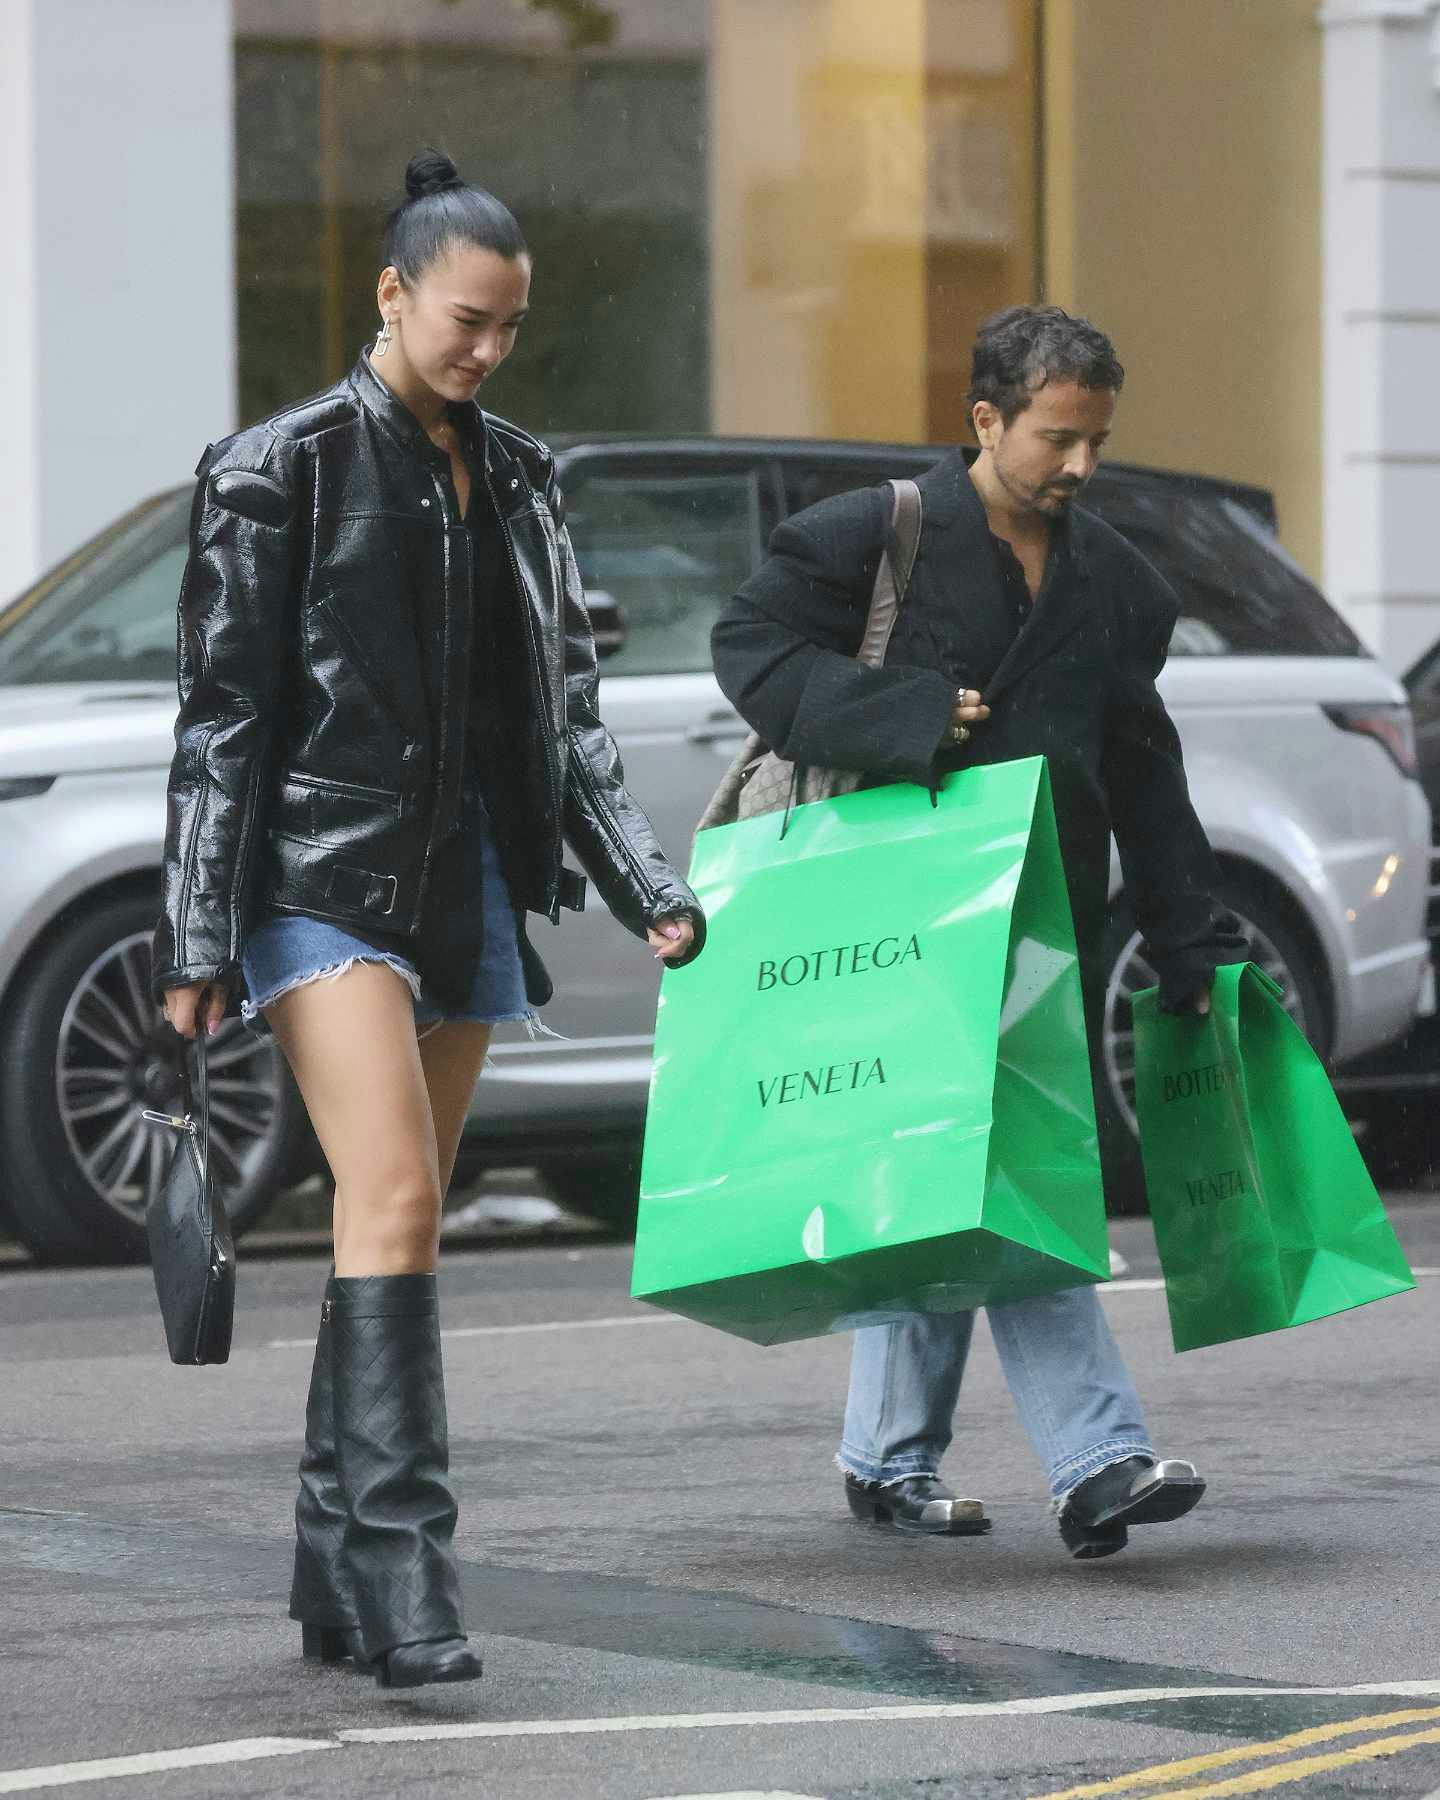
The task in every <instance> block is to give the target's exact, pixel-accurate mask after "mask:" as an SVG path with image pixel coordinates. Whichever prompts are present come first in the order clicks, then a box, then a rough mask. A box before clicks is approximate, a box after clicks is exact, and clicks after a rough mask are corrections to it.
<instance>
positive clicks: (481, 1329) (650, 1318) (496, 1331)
mask: <svg viewBox="0 0 1440 1800" xmlns="http://www.w3.org/2000/svg"><path fill="white" fill-rule="evenodd" d="M1410 1273H1411V1274H1412V1275H1414V1276H1416V1277H1419V1276H1421V1275H1440V1269H1412V1270H1411V1271H1410ZM1096 1285H1097V1287H1098V1288H1099V1291H1100V1292H1101V1293H1102V1294H1159V1293H1162V1292H1163V1291H1164V1288H1165V1282H1164V1280H1163V1279H1162V1277H1160V1276H1159V1275H1143V1276H1141V1275H1137V1276H1132V1277H1130V1278H1128V1279H1126V1280H1124V1281H1102V1282H1098V1283H1097V1284H1096ZM694 1323H695V1321H694V1320H693V1319H686V1318H682V1317H681V1316H680V1314H679V1313H630V1314H627V1315H626V1316H625V1317H624V1318H618V1319H541V1320H539V1321H538V1322H536V1323H535V1324H531V1325H456V1326H453V1327H451V1328H450V1329H448V1330H445V1331H442V1332H441V1333H440V1335H441V1337H442V1338H474V1337H515V1336H517V1335H519V1334H521V1333H523V1332H533V1331H599V1330H604V1329H607V1328H609V1327H613V1326H616V1325H693V1324H694ZM702 1329H703V1328H702ZM265 1348H266V1349H267V1350H313V1349H314V1348H315V1340H314V1338H313V1337H308V1338H272V1339H271V1340H270V1342H269V1343H268V1344H267V1345H266V1346H265Z"/></svg>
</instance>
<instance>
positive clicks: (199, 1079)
mask: <svg viewBox="0 0 1440 1800" xmlns="http://www.w3.org/2000/svg"><path fill="white" fill-rule="evenodd" d="M194 1042H195V1081H194V1082H193V1084H192V1082H191V1080H190V1055H189V1050H188V1048H187V1040H186V1039H185V1038H183V1037H177V1039H176V1043H177V1045H178V1049H177V1051H176V1056H177V1058H178V1060H179V1065H180V1109H181V1112H182V1114H183V1116H184V1119H185V1125H186V1129H187V1130H188V1131H189V1133H190V1136H191V1138H192V1140H193V1141H194V1144H195V1151H196V1154H197V1155H198V1156H199V1158H200V1168H201V1172H202V1173H203V1172H205V1171H206V1169H207V1168H208V1166H209V1160H210V1072H209V1069H208V1068H207V1066H206V1060H205V1057H206V1049H205V1021H204V1020H203V1019H200V1020H197V1022H196V1029H195V1039H194ZM197 1101H198V1102H199V1104H198V1106H197V1104H196V1102H197Z"/></svg>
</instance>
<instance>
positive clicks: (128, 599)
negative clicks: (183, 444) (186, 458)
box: [0, 495, 187, 686]
mask: <svg viewBox="0 0 1440 1800" xmlns="http://www.w3.org/2000/svg"><path fill="white" fill-rule="evenodd" d="M186 519H187V497H186V496H184V495H176V496H173V497H171V498H169V499H167V500H164V501H161V502H160V503H159V504H158V505H149V506H146V507H145V508H143V509H141V510H140V511H139V512H138V513H132V514H130V515H129V516H128V517H127V518H125V519H122V520H121V521H120V522H119V523H118V524H117V525H114V526H112V527H111V529H110V530H109V531H106V532H103V533H102V534H101V535H100V536H99V537H98V538H96V539H95V540H94V541H93V542H92V543H90V544H88V545H86V546H85V548H84V549H83V550H81V551H79V552H78V553H77V555H76V556H74V557H72V558H71V560H70V561H69V562H68V563H62V564H61V566H60V568H59V569H58V570H57V571H55V572H54V573H53V574H51V575H48V576H46V577H45V579H44V580H43V581H40V582H38V583H37V584H36V586H35V587H33V588H31V589H30V590H29V591H28V592H27V593H24V594H22V595H21V596H20V597H19V599H17V600H16V601H14V602H13V603H12V604H11V605H10V606H9V607H7V608H6V609H5V611H4V612H3V613H0V686H14V685H16V684H18V683H20V682H58V681H167V682H172V681H174V679H175V606H176V601H177V600H178V598H179V594H180V578H181V576H182V574H183V573H184V570H185V554H186Z"/></svg>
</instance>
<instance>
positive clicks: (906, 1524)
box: [845, 1475, 990, 1537]
mask: <svg viewBox="0 0 1440 1800" xmlns="http://www.w3.org/2000/svg"><path fill="white" fill-rule="evenodd" d="M845 1498H846V1500H847V1501H849V1503H850V1510H851V1512H852V1513H854V1515H855V1517H856V1518H857V1519H861V1520H863V1521H864V1522H865V1524H867V1525H889V1526H892V1527H893V1528H894V1529H895V1530H896V1531H921V1532H926V1533H928V1534H929V1535H930V1536H932V1537H982V1536H983V1535H984V1534H985V1533H986V1532H987V1531H988V1530H989V1529H990V1521H989V1520H988V1519H987V1518H986V1517H985V1503H984V1501H983V1500H960V1499H957V1498H956V1496H955V1495H954V1494H952V1493H951V1492H950V1490H949V1488H947V1487H946V1486H945V1484H944V1482H943V1481H940V1480H937V1478H936V1477H935V1476H934V1475H907V1476H906V1477H905V1479H904V1480H903V1481H890V1482H886V1484H885V1485H884V1486H883V1487H882V1486H881V1485H880V1483H879V1482H878V1481H861V1480H860V1479H859V1477H858V1476H855V1475H847V1476H846V1477H845Z"/></svg>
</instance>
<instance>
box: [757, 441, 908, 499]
mask: <svg viewBox="0 0 1440 1800" xmlns="http://www.w3.org/2000/svg"><path fill="white" fill-rule="evenodd" d="M939 454H940V453H939V452H938V451H937V452H931V451H929V450H904V449H901V450H897V451H896V452H895V454H894V455H893V456H891V455H888V454H887V455H884V456H876V457H859V456H822V455H818V454H817V455H816V456H815V457H814V458H813V459H808V458H801V457H787V459H786V461H785V465H784V471H785V506H786V510H787V511H789V512H803V511H804V509H805V508H806V507H807V506H814V505H815V504H816V502H817V501H820V500H828V499H829V498H830V496H831V495H832V494H849V493H853V492H854V491H855V489H856V488H864V487H875V486H877V485H878V484H879V483H880V482H882V481H889V480H890V478H891V477H892V476H894V475H903V476H905V477H906V478H907V479H909V480H911V481H913V480H914V479H915V477H916V476H917V475H923V474H924V473H925V471H926V469H928V468H930V467H931V466H932V464H933V463H935V462H936V461H937V459H938V456H939Z"/></svg>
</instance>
